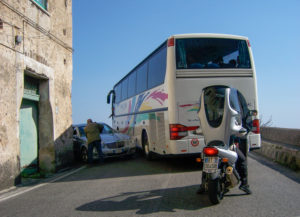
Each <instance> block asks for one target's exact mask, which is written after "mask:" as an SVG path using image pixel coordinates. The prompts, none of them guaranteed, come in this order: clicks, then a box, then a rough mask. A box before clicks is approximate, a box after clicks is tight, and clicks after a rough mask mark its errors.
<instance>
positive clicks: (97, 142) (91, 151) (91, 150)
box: [88, 140, 103, 163]
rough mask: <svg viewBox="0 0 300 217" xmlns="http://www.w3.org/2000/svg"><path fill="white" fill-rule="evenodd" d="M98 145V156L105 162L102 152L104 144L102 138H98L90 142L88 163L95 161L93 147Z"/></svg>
mask: <svg viewBox="0 0 300 217" xmlns="http://www.w3.org/2000/svg"><path fill="white" fill-rule="evenodd" d="M94 147H96V148H97V151H98V156H99V160H100V162H103V153H102V146H101V140H96V141H94V142H91V143H89V144H88V163H92V162H93V148H94Z"/></svg>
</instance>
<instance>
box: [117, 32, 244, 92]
mask: <svg viewBox="0 0 300 217" xmlns="http://www.w3.org/2000/svg"><path fill="white" fill-rule="evenodd" d="M169 38H175V39H177V38H228V39H239V40H248V38H247V37H244V36H239V35H229V34H218V33H188V34H176V35H171V36H170V37H169ZM167 41H168V40H165V41H164V42H163V43H162V44H161V45H159V46H158V47H157V48H156V49H155V50H154V51H153V52H152V53H150V54H149V55H148V56H147V57H146V58H144V59H143V61H141V62H140V63H139V64H138V65H136V66H135V67H134V68H133V69H132V70H130V71H129V72H128V73H127V74H126V75H125V76H124V77H123V78H122V79H121V80H119V81H118V82H117V83H116V84H115V85H114V87H113V88H115V87H116V86H117V85H118V84H119V83H121V82H122V81H123V80H124V79H125V78H126V77H127V76H128V75H129V74H130V73H131V72H132V71H134V70H136V69H137V68H138V67H139V66H141V65H142V64H143V63H144V62H145V61H146V60H147V59H148V58H149V57H150V56H151V55H152V54H154V53H155V52H156V51H157V50H159V49H160V48H161V47H163V46H164V45H166V44H167Z"/></svg>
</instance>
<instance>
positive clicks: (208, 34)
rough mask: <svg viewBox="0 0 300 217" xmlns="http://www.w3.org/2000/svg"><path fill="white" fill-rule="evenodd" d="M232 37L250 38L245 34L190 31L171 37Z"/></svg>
mask: <svg viewBox="0 0 300 217" xmlns="http://www.w3.org/2000/svg"><path fill="white" fill-rule="evenodd" d="M172 37H174V38H175V39H176V38H230V39H241V40H248V38H247V37H245V36H240V35H229V34H217V33H189V34H177V35H172V36H170V37H169V38H172Z"/></svg>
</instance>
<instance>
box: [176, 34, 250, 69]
mask: <svg viewBox="0 0 300 217" xmlns="http://www.w3.org/2000/svg"><path fill="white" fill-rule="evenodd" d="M176 67H177V69H217V68H241V69H249V68H251V63H250V56H249V51H248V46H247V42H246V41H245V40H237V39H223V38H186V39H176Z"/></svg>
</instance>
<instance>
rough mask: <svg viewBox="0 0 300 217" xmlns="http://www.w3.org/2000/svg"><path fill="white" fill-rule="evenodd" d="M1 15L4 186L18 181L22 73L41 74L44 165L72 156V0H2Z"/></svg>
mask: <svg viewBox="0 0 300 217" xmlns="http://www.w3.org/2000/svg"><path fill="white" fill-rule="evenodd" d="M0 19H1V21H2V23H3V27H2V28H0V111H1V112H0V190H1V189H4V188H7V187H10V186H12V185H14V184H17V183H19V182H20V135H19V122H20V106H21V103H22V99H23V92H24V75H27V76H30V77H34V78H35V79H38V80H39V91H40V100H39V102H38V108H39V118H38V139H39V142H38V160H39V169H40V171H43V172H46V173H47V172H55V171H56V170H57V169H59V168H61V167H63V166H65V165H67V164H69V163H71V162H72V160H73V159H72V131H71V128H70V127H71V125H72V104H71V86H72V52H73V50H72V1H71V0H51V1H48V8H47V10H44V9H42V8H41V7H40V6H39V5H38V4H37V3H36V2H35V1H34V0H21V1H20V0H0ZM0 26H1V25H0ZM16 36H18V38H19V39H21V40H19V41H18V42H16V40H15V38H16Z"/></svg>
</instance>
